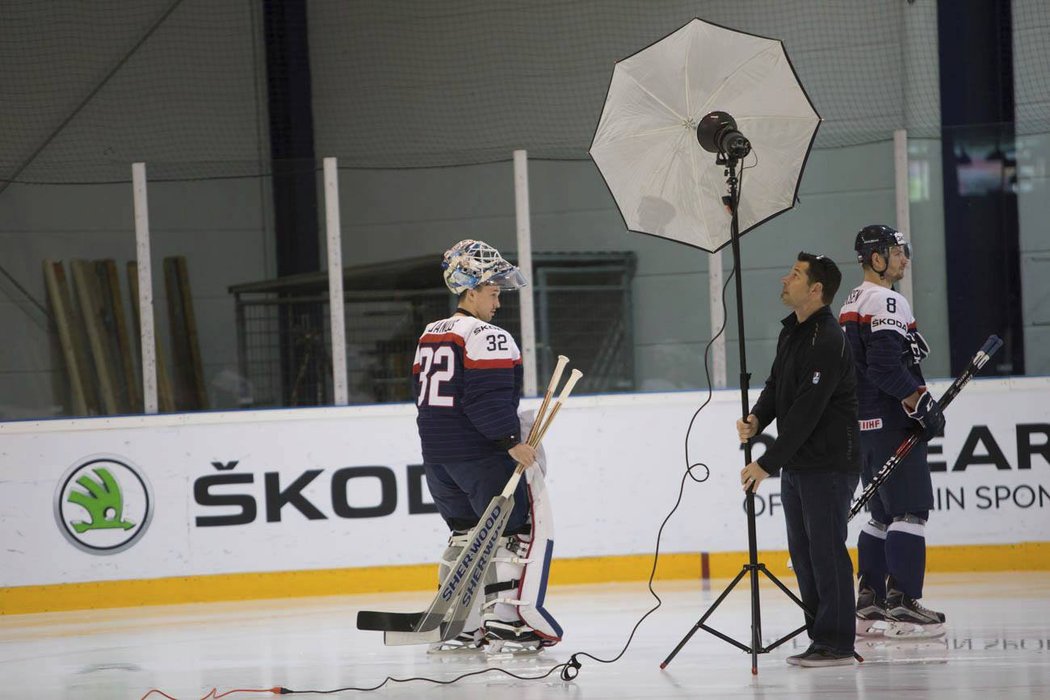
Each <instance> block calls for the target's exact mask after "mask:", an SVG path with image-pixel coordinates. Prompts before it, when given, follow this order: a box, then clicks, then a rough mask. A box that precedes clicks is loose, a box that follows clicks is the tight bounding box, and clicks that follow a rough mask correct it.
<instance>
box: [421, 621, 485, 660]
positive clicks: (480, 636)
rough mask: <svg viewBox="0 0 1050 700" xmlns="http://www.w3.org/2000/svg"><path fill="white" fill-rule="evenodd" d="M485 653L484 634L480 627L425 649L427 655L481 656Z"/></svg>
mask: <svg viewBox="0 0 1050 700" xmlns="http://www.w3.org/2000/svg"><path fill="white" fill-rule="evenodd" d="M484 651H485V632H484V630H482V629H481V628H480V627H479V628H477V629H476V630H474V631H473V632H460V633H459V634H457V635H456V636H455V637H453V638H452V639H446V640H445V641H443V642H435V643H434V644H431V645H430V646H429V647H428V648H427V653H428V654H441V655H460V654H481V653H483V652H484Z"/></svg>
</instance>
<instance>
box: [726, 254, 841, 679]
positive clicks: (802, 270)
mask: <svg viewBox="0 0 1050 700" xmlns="http://www.w3.org/2000/svg"><path fill="white" fill-rule="evenodd" d="M841 282H842V273H841V272H839V269H838V266H837V265H835V263H834V262H832V261H831V260H830V259H828V258H827V257H825V256H823V255H811V254H809V253H799V254H798V260H797V262H795V264H794V266H792V268H791V271H790V272H788V274H787V275H785V276H784V277H783V278H782V279H781V284H783V291H782V292H781V295H780V298H781V301H783V302H784V304H785V305H786V306H788V307H790V308H791V310H792V313H790V314H788V316H787V317H786V318H784V320H783V321H781V323H782V324H783V326H784V327H783V328H782V329H781V331H780V337H779V338H778V339H777V354H776V357H775V358H774V359H773V367H772V369H771V370H770V372H769V378H768V379H767V380H766V386H765V388H763V389H762V394H761V396H759V398H758V401H756V402H755V405H754V407H752V409H751V413H750V414H749V415H748V416H747V420H746V421H743V420H738V421H737V424H736V428H737V434H738V435H739V437H740V441H741V442H744V441H747V440H750V439H751V438H753V437H754V436H755V435H757V434H758V433H759V432H761V430H762V429H763V428H764V427H766V426H767V425H769V424H770V423H772V422H773V420H774V419H776V421H777V433H778V434H777V439H776V441H774V443H773V444H772V445H770V446H769V448H768V449H767V450H766V452H765V454H763V455H762V456H761V457H759V458H758V459H757V460H755V461H753V462H751V463H750V464H748V465H747V466H745V467H744V468H743V469H742V470H741V472H740V481H741V483H742V484H743V486H744V489H745V490H749V489H750V490H754V489H755V488H757V486H758V484H759V483H760V482H761V481H762V480H763V479H765V478H766V477H767V476H769V475H771V474H777V473H779V474H781V479H780V498H781V502H782V504H783V507H784V521H785V523H786V525H787V540H788V551H789V552H790V553H791V561H792V562H793V564H794V568H795V578H796V580H797V581H798V588H799V592H800V593H801V594H802V601H803V602H804V603H805V604H806V607H807V608H808V609H809V610H811V611H812V612H813V613H814V615H813V616H807V617H806V631H807V632H809V637H810V639H811V640H812V644H811V645H810V647H809V648H808V649H806V651H804V652H802V653H801V654H796V655H794V656H790V657H788V659H787V662H788V663H789V664H792V665H795V666H807V667H808V666H841V665H846V664H852V663H853V661H854V653H853V650H854V637H855V635H854V625H853V614H854V610H855V608H854V606H853V562H852V561H850V558H849V550H848V549H847V548H846V538H847V537H848V536H849V535H848V533H847V531H846V522H847V520H848V517H849V502H850V497H851V496H852V495H853V491H854V489H856V488H857V481H858V478H859V477H858V474H857V472H858V471H860V458H859V455H858V454H857V453H858V449H857V439H856V434H857V396H856V381H857V380H856V377H855V376H854V373H853V357H852V356H851V355H850V348H849V344H848V343H847V342H846V338H845V336H844V335H843V333H842V329H841V328H839V324H838V322H837V320H836V318H835V315H834V313H832V311H831V309H830V308H828V304H830V303H831V302H832V300H833V299H834V297H835V292H836V291H838V288H839V285H840V284H841Z"/></svg>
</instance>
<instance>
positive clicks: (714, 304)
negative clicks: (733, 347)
mask: <svg viewBox="0 0 1050 700" xmlns="http://www.w3.org/2000/svg"><path fill="white" fill-rule="evenodd" d="M707 265H708V272H707V288H708V296H709V297H710V304H711V337H712V338H714V337H715V333H718V330H719V329H720V328H721V327H722V324H723V323H724V322H725V316H724V314H723V313H722V311H723V309H722V284H723V280H722V251H720V250H719V251H718V252H715V253H711V255H710V256H709V257H708V259H707ZM711 388H713V389H725V388H726V335H725V333H723V334H722V335H720V336H719V337H718V338H716V339H715V342H714V343H713V344H712V345H711Z"/></svg>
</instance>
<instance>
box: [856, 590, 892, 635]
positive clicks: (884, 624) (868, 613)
mask: <svg viewBox="0 0 1050 700" xmlns="http://www.w3.org/2000/svg"><path fill="white" fill-rule="evenodd" d="M891 626H892V624H891V623H890V622H889V621H888V620H887V616H886V602H885V601H883V600H879V599H878V598H876V597H875V591H873V590H872V589H871V588H869V587H867V586H864V585H861V587H860V592H859V593H858V594H857V636H858V637H882V636H884V635H885V634H886V633H887V632H888V631H889V629H890V627H891Z"/></svg>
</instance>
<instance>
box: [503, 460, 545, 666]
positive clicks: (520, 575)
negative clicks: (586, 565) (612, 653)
mask: <svg viewBox="0 0 1050 700" xmlns="http://www.w3.org/2000/svg"><path fill="white" fill-rule="evenodd" d="M525 475H526V479H527V482H528V493H529V506H530V511H531V516H532V531H531V532H530V533H529V534H528V535H513V536H510V537H506V538H504V539H503V541H502V542H501V543H500V548H499V550H498V551H497V552H496V555H495V557H494V559H493V565H494V566H493V568H495V572H496V575H495V577H494V578H495V579H496V580H495V582H494V583H492V584H489V585H488V586H486V595H485V608H486V613H485V618H486V620H495V621H505V622H506V621H512V622H515V623H517V624H519V625H520V624H524V625H527V626H528V627H530V628H531V629H532V630H533V631H534V632H535V633H536V635H537V636H538V637H539V638H540V639H541V640H542V644H543V646H552V645H554V644H557V643H558V642H560V641H561V638H562V628H561V625H559V624H558V621H557V620H555V619H554V616H553V615H551V614H550V612H548V611H547V609H546V607H545V600H546V597H547V578H548V577H549V576H550V564H551V557H552V555H553V552H554V537H553V535H554V519H553V517H552V515H551V504H550V498H549V497H548V495H547V486H546V483H545V482H544V479H543V473H542V472H541V471H539V470H538V469H529V470H528V471H526V472H525Z"/></svg>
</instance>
